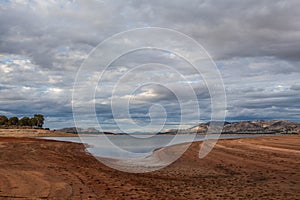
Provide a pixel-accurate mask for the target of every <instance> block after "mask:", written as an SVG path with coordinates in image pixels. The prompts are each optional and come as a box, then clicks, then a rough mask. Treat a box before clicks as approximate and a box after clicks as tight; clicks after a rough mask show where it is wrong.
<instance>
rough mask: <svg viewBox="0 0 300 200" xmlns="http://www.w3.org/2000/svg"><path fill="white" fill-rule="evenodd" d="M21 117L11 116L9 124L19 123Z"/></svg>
mask: <svg viewBox="0 0 300 200" xmlns="http://www.w3.org/2000/svg"><path fill="white" fill-rule="evenodd" d="M18 122H19V119H18V118H17V117H11V118H9V120H8V125H9V126H15V125H18Z"/></svg>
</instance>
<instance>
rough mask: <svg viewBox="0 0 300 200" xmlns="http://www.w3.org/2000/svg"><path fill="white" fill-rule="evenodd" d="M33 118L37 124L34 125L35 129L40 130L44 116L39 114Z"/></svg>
mask: <svg viewBox="0 0 300 200" xmlns="http://www.w3.org/2000/svg"><path fill="white" fill-rule="evenodd" d="M33 118H35V119H36V121H37V124H36V125H37V127H39V128H42V127H43V125H44V120H45V119H44V116H43V115H41V114H35V115H34V117H33Z"/></svg>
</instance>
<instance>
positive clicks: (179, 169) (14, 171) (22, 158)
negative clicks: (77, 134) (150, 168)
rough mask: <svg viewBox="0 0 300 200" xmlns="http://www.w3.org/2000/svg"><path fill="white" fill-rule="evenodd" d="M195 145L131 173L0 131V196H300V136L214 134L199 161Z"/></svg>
mask: <svg viewBox="0 0 300 200" xmlns="http://www.w3.org/2000/svg"><path fill="white" fill-rule="evenodd" d="M199 145H200V142H197V143H193V144H192V145H191V147H190V148H189V150H188V151H186V152H185V154H184V155H183V156H182V157H181V158H180V159H178V160H177V161H176V162H175V163H173V164H172V165H170V166H168V167H166V168H164V169H162V170H159V171H155V172H151V173H145V174H130V173H124V172H120V171H116V170H113V169H110V168H108V167H106V166H104V165H103V164H101V163H100V162H99V161H98V160H96V159H95V158H94V157H92V156H91V155H89V154H88V153H85V152H84V147H83V145H82V144H75V143H67V142H56V141H47V140H37V139H29V138H5V137H2V138H0V161H1V162H0V199H300V135H296V136H278V137H277V136H272V137H262V138H251V139H232V140H219V141H218V144H217V146H216V147H215V148H214V150H213V151H212V152H211V153H210V154H209V155H208V156H206V157H205V158H204V159H198V152H199ZM160 151H161V150H160ZM163 151H169V152H172V151H176V146H173V147H169V148H167V149H164V150H163Z"/></svg>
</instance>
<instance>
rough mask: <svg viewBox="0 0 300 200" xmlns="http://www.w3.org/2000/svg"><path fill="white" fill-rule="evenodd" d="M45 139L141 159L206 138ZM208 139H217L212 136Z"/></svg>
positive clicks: (102, 154)
mask: <svg viewBox="0 0 300 200" xmlns="http://www.w3.org/2000/svg"><path fill="white" fill-rule="evenodd" d="M260 136H262V135H221V136H220V139H232V138H250V137H260ZM43 139H49V140H58V141H67V142H76V143H84V144H85V145H86V150H87V151H88V152H90V153H91V154H93V155H94V156H100V157H109V158H141V157H146V156H148V155H150V154H151V153H152V152H153V151H154V150H155V149H158V148H161V147H165V146H171V145H175V144H181V143H186V142H192V141H203V140H204V139H205V136H203V135H197V136H196V137H195V136H194V135H176V136H175V135H155V136H153V135H151V136H150V135H142V136H135V137H133V136H130V135H117V136H108V135H99V136H88V137H86V136H85V137H45V138H43ZM208 139H216V136H214V135H210V136H208Z"/></svg>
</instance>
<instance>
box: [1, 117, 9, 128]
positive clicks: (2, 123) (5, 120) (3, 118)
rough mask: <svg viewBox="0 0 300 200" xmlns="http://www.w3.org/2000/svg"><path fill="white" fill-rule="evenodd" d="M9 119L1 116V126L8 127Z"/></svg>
mask: <svg viewBox="0 0 300 200" xmlns="http://www.w3.org/2000/svg"><path fill="white" fill-rule="evenodd" d="M7 122H8V118H7V117H6V116H4V115H2V116H0V126H3V125H7Z"/></svg>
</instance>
